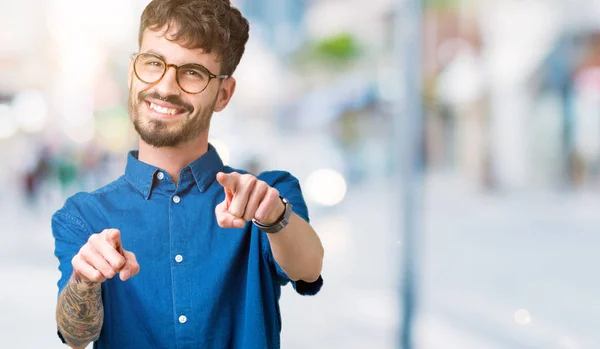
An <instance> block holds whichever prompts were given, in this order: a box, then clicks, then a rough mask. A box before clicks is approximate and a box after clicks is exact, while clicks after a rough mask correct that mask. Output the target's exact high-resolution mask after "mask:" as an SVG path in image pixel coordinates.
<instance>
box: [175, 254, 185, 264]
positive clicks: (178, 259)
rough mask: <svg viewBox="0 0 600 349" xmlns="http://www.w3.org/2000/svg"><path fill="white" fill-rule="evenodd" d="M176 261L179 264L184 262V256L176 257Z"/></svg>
mask: <svg viewBox="0 0 600 349" xmlns="http://www.w3.org/2000/svg"><path fill="white" fill-rule="evenodd" d="M175 261H176V262H177V263H181V262H182V261H183V256H182V255H180V254H178V255H177V256H175Z"/></svg>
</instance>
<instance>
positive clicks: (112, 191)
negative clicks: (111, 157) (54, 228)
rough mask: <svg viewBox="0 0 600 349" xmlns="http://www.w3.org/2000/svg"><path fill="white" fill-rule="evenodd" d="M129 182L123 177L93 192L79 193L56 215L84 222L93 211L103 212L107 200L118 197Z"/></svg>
mask: <svg viewBox="0 0 600 349" xmlns="http://www.w3.org/2000/svg"><path fill="white" fill-rule="evenodd" d="M126 186H127V182H126V181H125V179H124V177H123V176H121V177H119V178H118V179H116V180H115V181H113V182H111V183H109V184H107V185H105V186H103V187H101V188H99V189H97V190H94V191H92V192H79V193H77V194H75V195H73V196H71V197H69V198H68V199H67V200H66V201H65V204H64V205H63V207H61V208H60V209H59V210H58V211H56V212H55V213H54V216H53V218H55V217H56V216H63V217H67V218H69V219H71V220H75V221H79V222H84V221H85V220H86V219H85V218H86V216H87V215H88V214H89V213H90V212H93V211H101V210H102V208H103V206H104V205H103V203H104V202H106V201H107V200H106V199H107V198H108V197H110V196H113V195H118V193H119V190H120V189H124V188H125V187H126Z"/></svg>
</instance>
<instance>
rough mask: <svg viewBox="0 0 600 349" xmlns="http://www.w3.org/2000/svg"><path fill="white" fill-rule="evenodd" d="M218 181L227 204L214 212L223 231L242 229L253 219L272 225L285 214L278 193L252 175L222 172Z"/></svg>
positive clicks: (222, 203) (224, 202) (224, 203)
mask: <svg viewBox="0 0 600 349" xmlns="http://www.w3.org/2000/svg"><path fill="white" fill-rule="evenodd" d="M217 181H218V182H219V183H220V184H221V185H222V186H223V189H224V190H225V200H223V202H221V203H220V204H218V205H217V207H216V208H215V214H216V216H217V222H218V223H219V226H220V227H221V228H242V227H243V226H244V225H245V224H246V222H247V221H251V220H252V219H256V220H257V221H259V222H261V223H263V224H272V223H275V222H276V221H277V219H279V217H281V215H282V214H283V212H284V211H285V206H284V205H283V203H282V202H281V199H280V198H279V191H277V189H275V188H272V187H270V186H269V185H268V184H267V183H265V182H263V181H261V180H259V179H258V178H256V177H254V176H253V175H250V174H239V173H235V172H233V173H223V172H219V173H217Z"/></svg>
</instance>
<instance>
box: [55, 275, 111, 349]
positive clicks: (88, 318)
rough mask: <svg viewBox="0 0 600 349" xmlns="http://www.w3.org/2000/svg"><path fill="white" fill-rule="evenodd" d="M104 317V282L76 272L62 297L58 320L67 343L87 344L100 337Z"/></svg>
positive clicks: (71, 344) (57, 312) (59, 302)
mask: <svg viewBox="0 0 600 349" xmlns="http://www.w3.org/2000/svg"><path fill="white" fill-rule="evenodd" d="M103 321H104V307H103V305H102V297H101V289H100V283H97V282H90V281H84V280H82V279H81V278H80V277H78V276H76V275H75V274H74V275H73V276H72V277H71V279H70V280H69V282H68V283H67V286H65V288H64V290H63V291H62V293H61V294H60V296H59V298H58V305H57V307H56V322H57V324H58V330H59V331H60V333H61V334H62V336H63V338H64V339H65V341H67V344H69V345H70V346H71V347H73V348H85V347H86V346H87V345H88V344H89V343H90V342H93V341H95V340H97V339H98V337H99V336H100V330H101V329H102V323H103Z"/></svg>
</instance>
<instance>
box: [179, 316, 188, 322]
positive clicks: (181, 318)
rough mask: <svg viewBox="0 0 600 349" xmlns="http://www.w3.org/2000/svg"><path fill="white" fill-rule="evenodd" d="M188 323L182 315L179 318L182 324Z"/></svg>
mask: <svg viewBox="0 0 600 349" xmlns="http://www.w3.org/2000/svg"><path fill="white" fill-rule="evenodd" d="M186 322H187V317H185V315H181V316H180V317H179V323H180V324H185V323H186Z"/></svg>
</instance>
